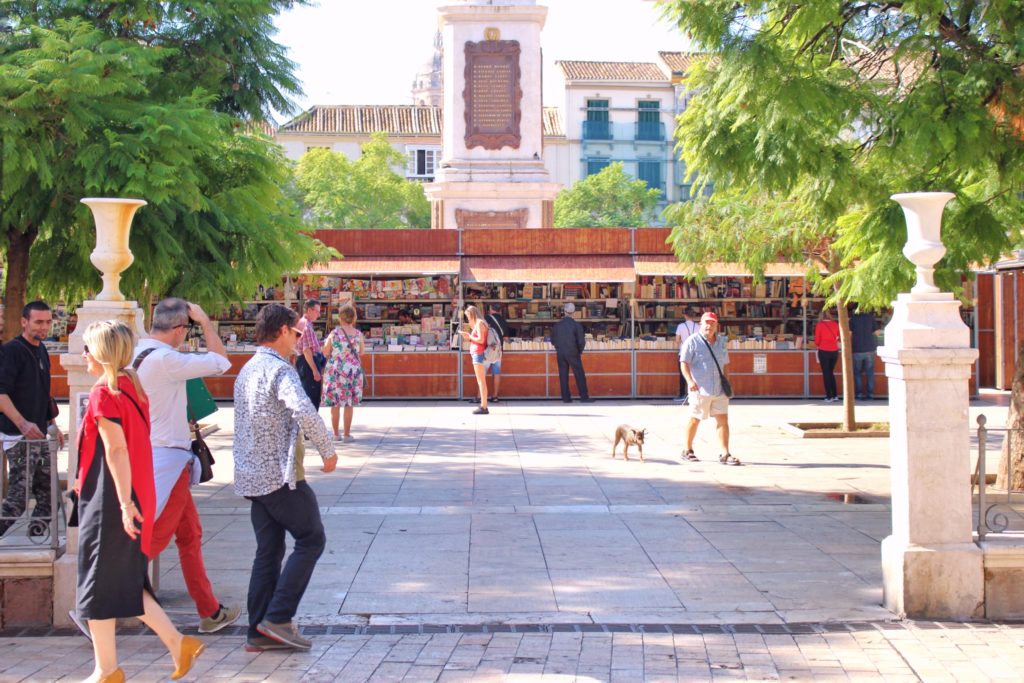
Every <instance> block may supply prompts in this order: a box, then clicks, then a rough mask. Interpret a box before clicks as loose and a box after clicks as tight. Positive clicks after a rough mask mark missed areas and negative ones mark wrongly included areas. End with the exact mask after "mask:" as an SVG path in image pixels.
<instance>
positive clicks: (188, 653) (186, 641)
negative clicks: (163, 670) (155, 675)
mask: <svg viewBox="0 0 1024 683" xmlns="http://www.w3.org/2000/svg"><path fill="white" fill-rule="evenodd" d="M205 649H206V643H204V642H203V641H201V640H199V639H198V638H193V637H192V636H185V637H184V638H182V639H181V650H179V651H178V668H177V669H175V670H174V673H173V674H171V680H172V681H176V680H178V679H179V678H182V677H183V676H185V674H187V673H188V672H189V671H190V670H191V669H192V665H193V664H194V663H195V661H196V657H198V656H199V655H201V654H203V650H205Z"/></svg>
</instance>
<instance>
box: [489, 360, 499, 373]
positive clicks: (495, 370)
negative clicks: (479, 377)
mask: <svg viewBox="0 0 1024 683" xmlns="http://www.w3.org/2000/svg"><path fill="white" fill-rule="evenodd" d="M487 369H488V370H490V371H491V374H492V375H500V374H501V361H500V360H499V361H498V362H497V363H491V364H490V365H488V366H487Z"/></svg>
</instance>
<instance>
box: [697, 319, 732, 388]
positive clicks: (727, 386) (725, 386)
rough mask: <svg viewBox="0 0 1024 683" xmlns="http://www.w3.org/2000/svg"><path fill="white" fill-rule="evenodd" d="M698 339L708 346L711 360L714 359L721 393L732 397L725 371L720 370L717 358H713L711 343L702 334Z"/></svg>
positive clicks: (713, 352) (730, 385) (730, 386)
mask: <svg viewBox="0 0 1024 683" xmlns="http://www.w3.org/2000/svg"><path fill="white" fill-rule="evenodd" d="M700 340H701V341H702V342H704V346H706V347H708V352H709V353H710V354H711V360H713V361H715V368H716V369H717V370H718V376H719V377H720V378H721V379H722V393H723V394H725V397H726V398H732V384H730V383H729V380H728V379H726V377H725V373H724V372H722V366H721V365H719V364H718V359H717V358H715V351H714V349H712V348H711V344H708V340H707V339H705V338H704V335H703V334H702V335H700Z"/></svg>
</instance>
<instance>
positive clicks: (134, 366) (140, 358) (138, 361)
mask: <svg viewBox="0 0 1024 683" xmlns="http://www.w3.org/2000/svg"><path fill="white" fill-rule="evenodd" d="M154 351H156V349H152V348H150V349H145V350H144V351H143V352H142V353H140V354H139V355H138V356H136V357H135V362H134V363H132V369H133V370H138V369H139V366H140V365H142V361H144V360H146V356H148V355H149V354H151V353H153V352H154ZM136 407H138V405H137V404H136Z"/></svg>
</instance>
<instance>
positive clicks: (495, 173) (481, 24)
mask: <svg viewBox="0 0 1024 683" xmlns="http://www.w3.org/2000/svg"><path fill="white" fill-rule="evenodd" d="M438 13H439V23H440V25H441V32H442V35H443V36H444V67H443V69H444V79H443V80H444V122H443V128H442V136H441V142H442V155H441V156H442V159H441V162H440V163H439V164H438V169H437V173H436V175H435V182H433V183H428V184H427V185H425V186H424V191H425V192H426V195H427V198H428V199H429V200H430V201H431V203H432V204H433V206H434V211H433V220H432V227H434V228H449V229H455V228H457V229H474V228H541V227H552V226H551V225H550V219H549V218H548V217H547V215H546V213H545V209H544V205H545V202H552V201H553V200H554V198H555V195H556V194H557V193H558V190H559V185H558V183H553V182H551V178H550V175H549V173H548V170H547V168H546V167H545V166H544V136H543V105H542V101H541V47H540V33H541V29H542V28H543V27H544V22H545V20H546V18H547V7H544V6H541V5H537V2H536V0H452V2H450V3H449V4H447V5H444V6H442V7H439V8H438Z"/></svg>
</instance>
